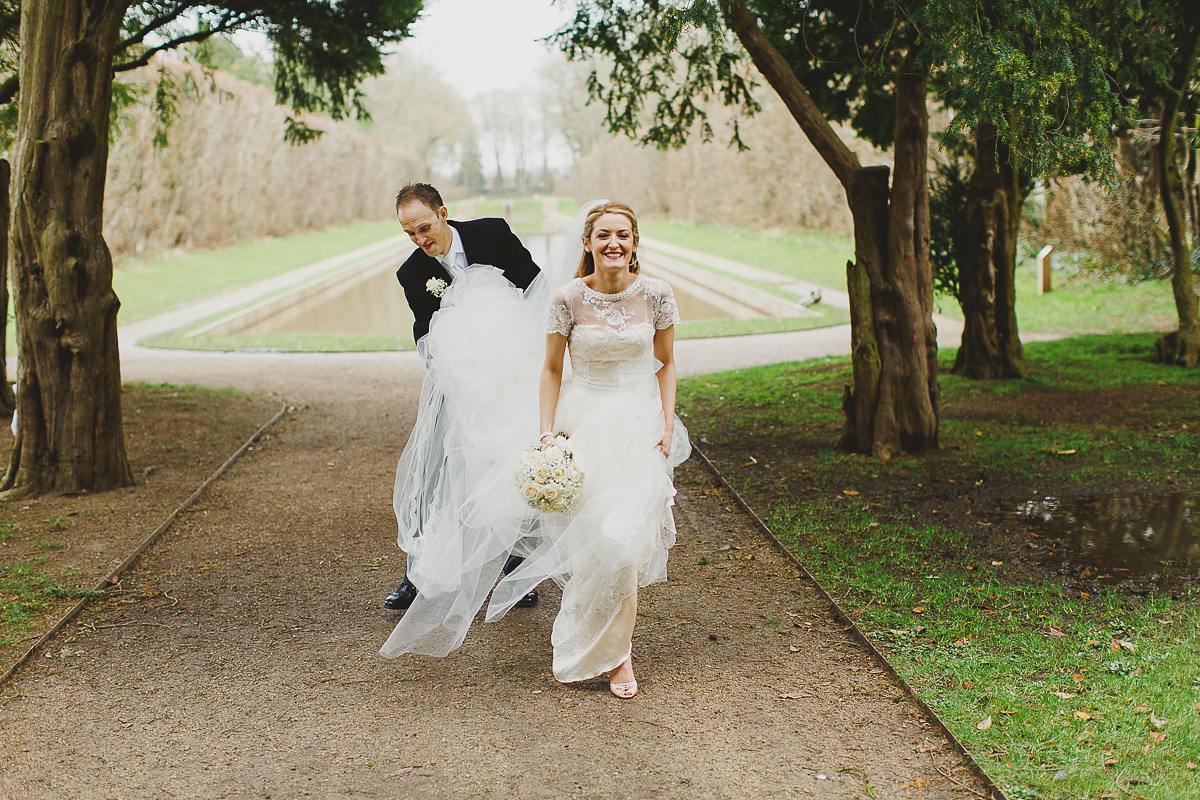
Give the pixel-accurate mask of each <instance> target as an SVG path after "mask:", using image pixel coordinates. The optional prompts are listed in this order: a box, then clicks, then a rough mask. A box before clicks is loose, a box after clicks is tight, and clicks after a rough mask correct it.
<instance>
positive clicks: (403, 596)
mask: <svg viewBox="0 0 1200 800" xmlns="http://www.w3.org/2000/svg"><path fill="white" fill-rule="evenodd" d="M416 599H417V587H416V586H414V585H413V583H412V581H410V580H409V579H408V577H407V576H405V578H404V581H403V582H402V583H401V584H400V585H399V586H397V587H396V591H394V592H392V593H391V594H389V595H388V596H387V597H385V598H384V599H383V607H384V608H386V609H388V610H390V611H404V610H405V609H407V608H408V607H409V606H411V605H412V604H413V600H416ZM524 601H525V598H521V602H524ZM533 602H535V603H536V602H537V599H536V598H535V599H534V601H533ZM518 605H519V603H518Z"/></svg>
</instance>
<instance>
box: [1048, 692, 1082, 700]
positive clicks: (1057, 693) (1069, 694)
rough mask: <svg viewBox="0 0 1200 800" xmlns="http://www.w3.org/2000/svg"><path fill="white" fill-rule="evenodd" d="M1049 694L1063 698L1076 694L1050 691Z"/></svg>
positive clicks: (1069, 697)
mask: <svg viewBox="0 0 1200 800" xmlns="http://www.w3.org/2000/svg"><path fill="white" fill-rule="evenodd" d="M1050 694H1052V695H1054V696H1055V697H1061V698H1062V699H1063V700H1070V699H1071V698H1072V697H1075V696H1076V695H1074V694H1071V693H1070V692H1051V693H1050Z"/></svg>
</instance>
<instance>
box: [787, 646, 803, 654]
mask: <svg viewBox="0 0 1200 800" xmlns="http://www.w3.org/2000/svg"><path fill="white" fill-rule="evenodd" d="M788 650H789V651H791V652H793V653H799V652H800V648H799V647H796V645H792V646H791V647H789V648H788Z"/></svg>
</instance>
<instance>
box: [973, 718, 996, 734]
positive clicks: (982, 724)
mask: <svg viewBox="0 0 1200 800" xmlns="http://www.w3.org/2000/svg"><path fill="white" fill-rule="evenodd" d="M975 727H976V728H977V729H979V730H981V731H986V730H987V729H988V728H990V727H992V716H991V714H989V715H988V716H986V717H984V718H983V719H981V720H979V722H976V723H975Z"/></svg>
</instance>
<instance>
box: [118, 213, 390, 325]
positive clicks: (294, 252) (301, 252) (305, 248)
mask: <svg viewBox="0 0 1200 800" xmlns="http://www.w3.org/2000/svg"><path fill="white" fill-rule="evenodd" d="M402 233H403V231H402V230H400V226H399V224H397V223H396V222H395V221H394V220H383V221H378V222H357V223H354V224H352V225H346V226H343V227H339V228H331V229H329V230H325V231H317V232H312V233H299V234H295V235H292V236H280V237H273V238H269V239H256V240H253V241H248V242H242V243H240V244H236V245H234V246H232V247H225V248H220V249H216V250H190V251H170V252H167V253H160V254H158V255H155V256H153V257H151V258H145V259H142V258H137V257H131V256H125V257H120V258H118V259H117V260H116V269H115V271H114V273H113V288H114V289H115V290H116V292H117V297H119V298H121V316H120V322H121V324H126V323H129V322H134V321H136V320H139V319H145V318H146V317H151V316H154V315H155V314H159V313H162V312H163V311H167V310H170V309H172V308H176V307H178V306H181V305H184V304H186V303H189V302H191V301H194V300H199V299H201V298H204V297H211V296H213V295H216V294H220V293H221V292H224V291H228V290H230V289H234V288H237V287H239V286H245V285H248V284H251V283H254V282H256V281H260V280H264V279H266V278H272V277H274V276H276V275H280V274H282V273H284V272H288V271H289V270H293V269H297V268H299V267H304V266H308V265H309V264H313V263H316V262H317V261H321V260H322V259H326V258H331V257H333V256H336V255H340V254H342V253H345V252H349V251H351V250H355V249H357V248H359V247H364V246H366V245H368V244H372V243H374V242H378V241H382V240H383V239H387V238H390V237H392V236H397V235H400V234H402Z"/></svg>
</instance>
